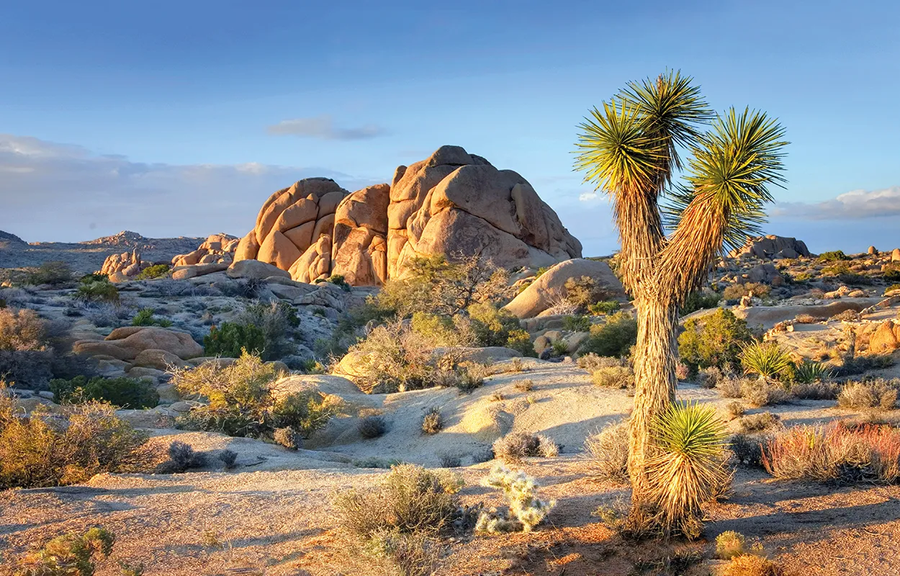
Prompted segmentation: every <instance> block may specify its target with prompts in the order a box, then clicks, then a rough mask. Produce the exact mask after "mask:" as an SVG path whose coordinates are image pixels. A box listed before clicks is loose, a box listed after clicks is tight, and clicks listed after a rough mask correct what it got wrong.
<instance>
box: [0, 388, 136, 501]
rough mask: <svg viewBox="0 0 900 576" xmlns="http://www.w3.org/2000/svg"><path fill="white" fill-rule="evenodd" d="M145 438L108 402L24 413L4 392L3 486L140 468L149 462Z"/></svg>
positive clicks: (0, 427)
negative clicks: (26, 416)
mask: <svg viewBox="0 0 900 576" xmlns="http://www.w3.org/2000/svg"><path fill="white" fill-rule="evenodd" d="M2 387H3V385H2V384H0V388H2ZM146 441H147V437H146V435H144V434H142V433H140V432H137V431H135V430H134V428H132V427H131V425H130V424H128V423H127V422H125V421H124V420H121V419H120V418H118V417H117V416H116V415H115V411H114V409H113V407H112V406H111V405H109V404H103V403H98V402H89V403H86V404H79V405H72V406H65V407H63V408H62V409H61V410H60V411H58V413H55V414H53V415H50V414H46V413H42V412H40V411H35V412H32V414H31V416H30V417H29V418H20V417H18V414H17V410H16V405H15V403H14V402H13V400H12V399H10V398H7V397H6V396H5V395H4V394H0V488H14V487H23V488H36V487H46V486H60V485H66V484H76V483H79V482H84V481H85V480H87V479H89V478H90V477H92V476H94V475H95V474H99V473H101V472H135V471H141V470H143V469H145V468H146V466H147V463H148V456H149V455H148V453H147V452H146V451H145V450H142V447H143V446H144V444H145V443H146Z"/></svg>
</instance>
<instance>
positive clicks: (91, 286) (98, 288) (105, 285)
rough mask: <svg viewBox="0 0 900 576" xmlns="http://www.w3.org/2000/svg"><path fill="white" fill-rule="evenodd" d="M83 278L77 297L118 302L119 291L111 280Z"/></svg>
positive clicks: (92, 300) (90, 300) (89, 300)
mask: <svg viewBox="0 0 900 576" xmlns="http://www.w3.org/2000/svg"><path fill="white" fill-rule="evenodd" d="M86 278H88V280H87V281H86V280H85V279H84V278H82V280H81V283H80V284H79V286H78V292H77V293H76V295H75V297H76V298H78V299H79V300H84V301H86V302H107V303H110V304H118V302H119V291H118V290H117V289H116V287H115V286H113V285H112V283H111V282H110V281H109V280H94V279H93V277H86Z"/></svg>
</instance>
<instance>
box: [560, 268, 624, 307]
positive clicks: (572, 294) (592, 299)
mask: <svg viewBox="0 0 900 576" xmlns="http://www.w3.org/2000/svg"><path fill="white" fill-rule="evenodd" d="M563 288H564V289H565V291H566V300H567V301H568V302H569V303H570V304H572V305H573V306H575V307H576V308H577V309H578V310H580V311H585V310H587V309H588V307H589V306H590V305H592V304H595V303H597V302H603V301H608V300H609V299H610V296H612V294H610V292H608V291H607V290H605V289H603V288H602V287H600V286H598V285H597V283H596V282H595V281H594V279H593V278H591V277H590V276H581V277H580V278H568V279H567V280H566V282H565V284H563Z"/></svg>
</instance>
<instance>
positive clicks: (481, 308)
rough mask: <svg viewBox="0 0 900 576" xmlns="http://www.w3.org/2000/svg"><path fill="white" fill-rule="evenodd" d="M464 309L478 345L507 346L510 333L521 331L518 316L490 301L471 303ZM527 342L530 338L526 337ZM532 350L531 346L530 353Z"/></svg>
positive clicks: (529, 341)
mask: <svg viewBox="0 0 900 576" xmlns="http://www.w3.org/2000/svg"><path fill="white" fill-rule="evenodd" d="M466 311H467V312H468V314H469V319H470V320H471V321H472V328H473V330H474V331H475V342H476V344H477V345H478V346H507V345H508V344H509V340H510V335H512V334H513V333H514V332H520V331H523V330H522V329H521V328H520V327H519V319H518V318H516V317H515V316H514V315H513V314H512V313H511V312H508V311H507V310H504V309H503V308H497V307H496V306H495V305H493V304H492V303H490V302H481V303H475V304H472V305H470V306H469V307H468V308H467V309H466ZM519 337H521V335H519ZM528 343H529V344H530V343H531V338H528ZM533 352H534V351H533V346H532V354H533Z"/></svg>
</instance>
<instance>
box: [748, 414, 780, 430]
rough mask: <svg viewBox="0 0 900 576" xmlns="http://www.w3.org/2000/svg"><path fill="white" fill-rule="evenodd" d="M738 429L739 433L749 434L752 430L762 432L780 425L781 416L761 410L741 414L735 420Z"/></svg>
mask: <svg viewBox="0 0 900 576" xmlns="http://www.w3.org/2000/svg"><path fill="white" fill-rule="evenodd" d="M737 425H738V431H740V433H741V434H750V433H752V432H762V431H763V430H768V429H770V428H775V427H777V426H780V425H781V418H779V417H778V415H777V414H772V413H771V412H762V413H760V414H751V415H749V416H743V417H741V418H739V419H738V422H737Z"/></svg>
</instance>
